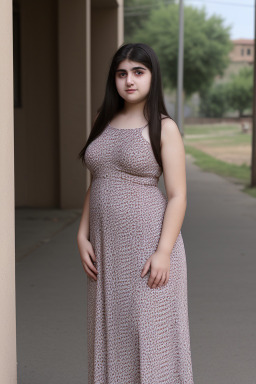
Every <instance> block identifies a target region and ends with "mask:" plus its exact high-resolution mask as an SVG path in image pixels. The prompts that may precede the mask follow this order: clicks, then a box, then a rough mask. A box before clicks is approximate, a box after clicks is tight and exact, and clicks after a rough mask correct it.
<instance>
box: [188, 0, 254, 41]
mask: <svg viewBox="0 0 256 384" xmlns="http://www.w3.org/2000/svg"><path fill="white" fill-rule="evenodd" d="M184 4H187V5H193V6H195V7H198V8H202V7H203V6H204V7H205V9H206V11H207V14H208V16H211V15H213V14H217V15H220V16H222V17H223V19H224V20H225V21H224V25H226V26H228V25H231V30H230V34H231V39H239V38H243V39H254V0H184Z"/></svg>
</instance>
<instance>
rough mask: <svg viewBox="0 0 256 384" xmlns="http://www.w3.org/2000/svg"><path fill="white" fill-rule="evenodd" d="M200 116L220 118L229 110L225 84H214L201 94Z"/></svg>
mask: <svg viewBox="0 0 256 384" xmlns="http://www.w3.org/2000/svg"><path fill="white" fill-rule="evenodd" d="M200 97H201V102H200V114H201V116H206V117H222V116H223V115H224V113H225V112H227V110H228V109H229V104H228V99H227V86H226V84H214V85H213V86H212V87H210V88H209V89H208V90H204V91H202V92H201V95H200Z"/></svg>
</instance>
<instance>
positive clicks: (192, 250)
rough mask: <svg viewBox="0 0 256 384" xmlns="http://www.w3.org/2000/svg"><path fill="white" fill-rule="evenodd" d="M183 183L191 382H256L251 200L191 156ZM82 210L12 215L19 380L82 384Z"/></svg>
mask: <svg viewBox="0 0 256 384" xmlns="http://www.w3.org/2000/svg"><path fill="white" fill-rule="evenodd" d="M187 182H188V206H187V211H186V216H185V220H184V224H183V227H182V234H183V239H184V243H185V248H186V255H187V267H188V300H189V319H190V333H191V349H192V363H193V371H194V382H195V384H241V383H242V384H256V366H255V356H256V343H255V324H256V309H255V292H256V279H255V275H256V252H255V235H256V199H254V198H252V197H250V196H248V195H246V194H244V193H242V192H240V190H239V188H238V187H237V186H234V184H231V183H230V182H228V181H226V180H225V179H223V178H221V177H219V176H217V175H214V174H210V173H206V172H203V171H201V170H200V169H199V168H198V167H196V166H195V165H194V164H193V162H192V160H191V158H190V157H189V156H187ZM160 184H161V185H160V187H161V188H163V180H161V183H160ZM80 213H81V211H80V210H62V211H60V210H34V209H17V210H16V255H17V262H16V303H17V355H18V384H86V383H87V350H86V282H87V280H86V279H87V277H86V275H85V272H84V270H83V268H82V264H81V261H80V257H79V252H78V248H77V244H76V234H77V230H78V226H79V220H80ZM99 384H100V383H99ZM124 384H125V383H124ZM152 384H153V383H152Z"/></svg>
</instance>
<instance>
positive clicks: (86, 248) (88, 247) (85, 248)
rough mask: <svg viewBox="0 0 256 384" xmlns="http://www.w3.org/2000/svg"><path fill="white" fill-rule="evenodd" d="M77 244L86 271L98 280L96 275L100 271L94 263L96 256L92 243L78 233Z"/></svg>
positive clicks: (90, 276)
mask: <svg viewBox="0 0 256 384" xmlns="http://www.w3.org/2000/svg"><path fill="white" fill-rule="evenodd" d="M77 245H78V249H79V252H80V258H81V261H82V265H83V268H84V270H85V273H86V274H87V276H88V277H89V278H90V279H93V280H97V276H96V275H97V274H98V271H97V269H96V268H95V266H94V265H93V262H96V256H95V253H94V250H93V247H92V244H91V243H90V241H89V240H88V239H87V238H86V237H84V236H81V235H78V236H77ZM91 259H92V260H93V261H92V260H91Z"/></svg>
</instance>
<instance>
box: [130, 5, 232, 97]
mask: <svg viewBox="0 0 256 384" xmlns="http://www.w3.org/2000/svg"><path fill="white" fill-rule="evenodd" d="M178 19H179V15H178V6H177V5H176V4H170V5H168V6H165V5H164V4H160V6H159V7H158V8H157V9H153V10H152V11H151V12H150V15H149V17H148V18H146V19H145V21H144V22H143V23H142V25H141V28H140V30H137V32H135V33H134V35H133V41H134V42H135V41H136V42H143V43H146V44H149V45H150V46H151V47H152V48H153V49H154V50H155V52H156V53H157V55H158V57H159V61H160V66H161V70H162V74H163V81H164V86H165V88H167V87H169V88H176V82H177V81H176V79H177V59H178V58H177V56H178V28H179V20H178ZM184 25H185V27H184V91H185V93H186V94H187V95H191V94H192V93H194V92H197V91H199V92H200V91H203V90H205V89H207V88H209V87H210V86H211V84H212V82H213V80H214V78H215V76H216V75H222V74H223V72H224V69H225V68H226V67H227V65H228V63H229V58H228V53H229V52H230V50H231V49H232V44H231V42H230V35H229V30H230V27H225V26H224V25H223V19H222V18H221V17H220V16H216V15H214V16H211V17H209V18H207V16H206V11H205V9H204V8H203V9H198V8H194V7H192V6H185V7H184Z"/></svg>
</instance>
